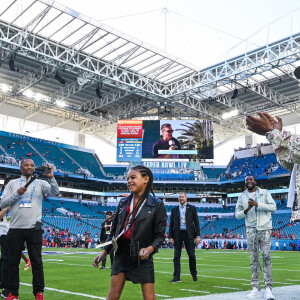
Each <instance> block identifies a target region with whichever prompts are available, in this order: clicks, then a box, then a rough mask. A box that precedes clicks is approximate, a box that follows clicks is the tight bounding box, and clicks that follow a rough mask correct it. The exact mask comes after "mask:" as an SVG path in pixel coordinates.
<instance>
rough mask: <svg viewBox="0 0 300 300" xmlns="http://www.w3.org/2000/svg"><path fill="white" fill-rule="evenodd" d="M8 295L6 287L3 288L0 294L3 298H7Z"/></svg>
mask: <svg viewBox="0 0 300 300" xmlns="http://www.w3.org/2000/svg"><path fill="white" fill-rule="evenodd" d="M8 295H9V291H8V290H7V289H3V290H2V292H1V294H0V296H1V297H3V298H7V297H8Z"/></svg>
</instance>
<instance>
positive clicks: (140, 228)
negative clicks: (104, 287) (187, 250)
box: [93, 165, 167, 300]
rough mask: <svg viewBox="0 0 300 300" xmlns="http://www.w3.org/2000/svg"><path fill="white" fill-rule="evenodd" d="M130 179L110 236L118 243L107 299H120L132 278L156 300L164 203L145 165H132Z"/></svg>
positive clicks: (106, 249)
mask: <svg viewBox="0 0 300 300" xmlns="http://www.w3.org/2000/svg"><path fill="white" fill-rule="evenodd" d="M127 180H128V183H127V185H128V188H129V190H130V192H131V194H130V196H129V197H126V198H123V199H121V200H120V202H119V205H118V208H117V211H116V215H115V218H114V221H113V225H112V230H111V234H110V236H109V237H108V239H107V241H109V240H112V239H113V240H115V239H117V244H118V247H117V250H116V255H115V261H114V264H113V266H112V273H111V284H110V289H109V293H108V296H107V299H108V300H117V299H119V298H120V296H121V293H122V290H123V287H124V285H125V281H126V280H130V281H132V282H133V283H140V284H141V287H142V292H143V297H144V299H146V300H154V299H156V298H155V292H154V265H153V254H154V253H155V252H157V250H158V248H159V247H160V245H161V244H162V243H163V241H164V239H165V229H166V221H167V214H166V210H165V207H164V204H163V202H162V201H161V200H160V199H158V198H155V196H154V193H153V190H152V184H153V174H152V172H151V170H150V169H148V168H147V167H145V166H142V165H141V166H136V167H133V168H131V169H130V171H129V173H128V176H127ZM150 192H152V194H153V196H152V195H151V194H150ZM111 248H112V245H108V246H106V247H104V248H103V250H102V252H101V253H100V254H99V255H97V256H96V257H95V259H94V262H93V265H94V266H95V267H98V265H99V263H100V261H102V260H103V258H104V257H105V256H106V255H107V253H109V251H110V250H111Z"/></svg>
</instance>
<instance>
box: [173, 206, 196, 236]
mask: <svg viewBox="0 0 300 300" xmlns="http://www.w3.org/2000/svg"><path fill="white" fill-rule="evenodd" d="M185 220H186V230H187V234H188V237H189V239H194V238H196V237H197V236H200V226H199V219H198V215H197V210H196V207H195V206H194V205H191V204H188V203H187V205H186V212H185ZM179 233H180V211H179V205H177V206H175V207H173V208H172V211H171V219H170V229H169V238H172V239H174V240H175V241H178V239H179Z"/></svg>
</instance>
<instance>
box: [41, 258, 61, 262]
mask: <svg viewBox="0 0 300 300" xmlns="http://www.w3.org/2000/svg"><path fill="white" fill-rule="evenodd" d="M44 261H46V262H49V261H64V260H63V259H54V258H49V259H47V258H46V259H43V262H44Z"/></svg>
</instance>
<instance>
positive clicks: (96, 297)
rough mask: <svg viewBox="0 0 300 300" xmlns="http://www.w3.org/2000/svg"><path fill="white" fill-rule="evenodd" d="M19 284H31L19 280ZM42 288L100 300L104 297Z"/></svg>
mask: <svg viewBox="0 0 300 300" xmlns="http://www.w3.org/2000/svg"><path fill="white" fill-rule="evenodd" d="M20 284H21V285H25V286H32V284H29V283H23V282H20ZM44 289H45V290H47V291H54V292H59V293H63V294H68V295H76V296H82V297H87V298H93V299H100V300H105V299H106V298H104V297H99V296H94V295H89V294H84V293H74V292H70V291H66V290H59V289H54V288H50V287H45V288H44Z"/></svg>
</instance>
